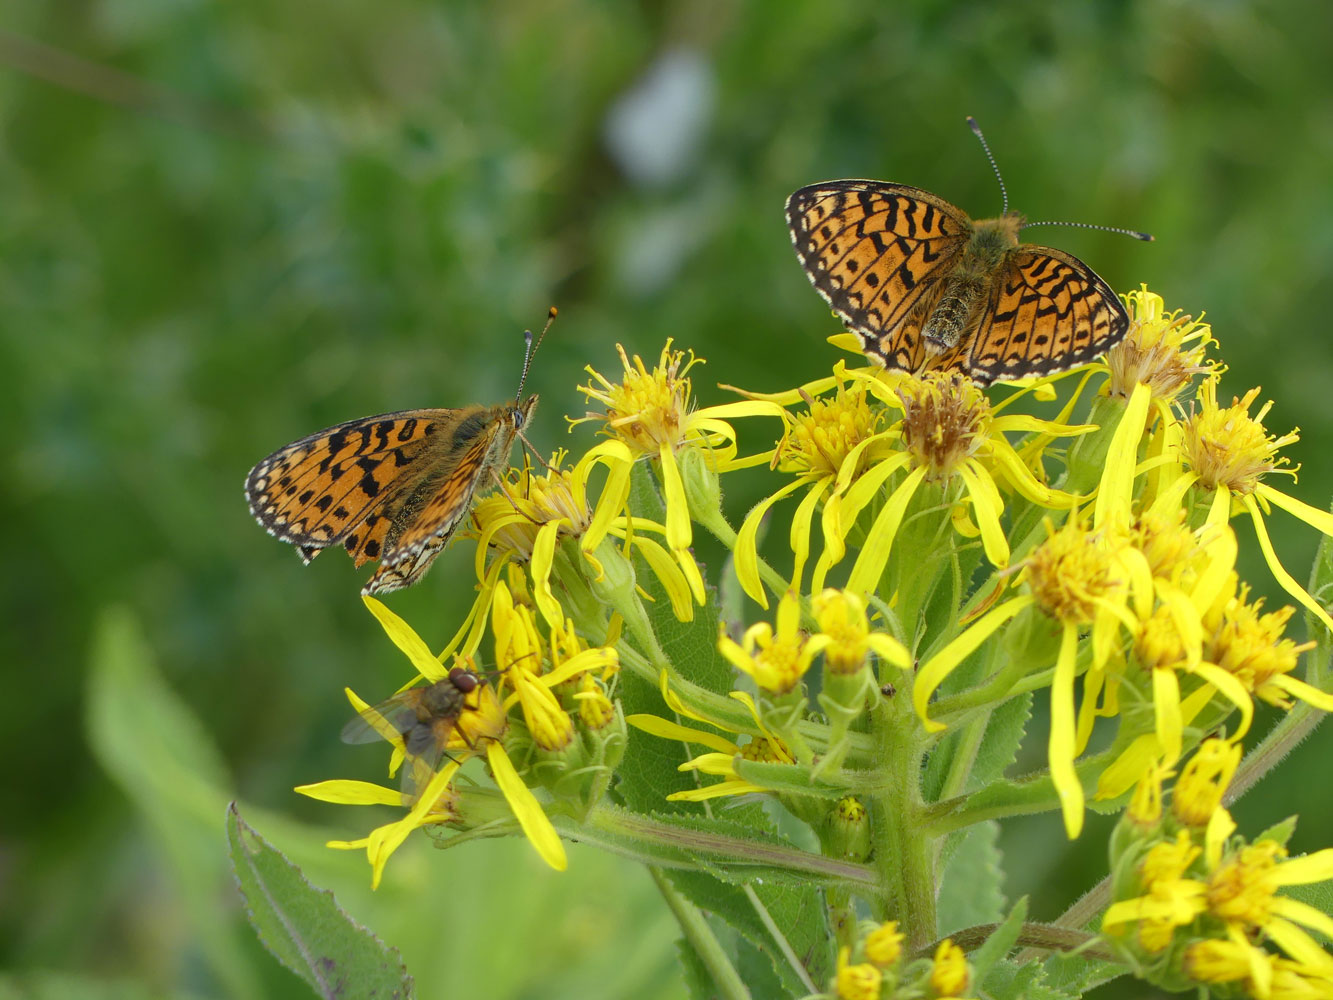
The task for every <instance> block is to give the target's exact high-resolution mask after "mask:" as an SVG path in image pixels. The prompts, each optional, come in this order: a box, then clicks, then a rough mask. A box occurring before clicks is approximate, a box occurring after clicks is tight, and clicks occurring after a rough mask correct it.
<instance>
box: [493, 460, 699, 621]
mask: <svg viewBox="0 0 1333 1000" xmlns="http://www.w3.org/2000/svg"><path fill="white" fill-rule="evenodd" d="M564 457H565V455H564V452H561V451H557V452H556V453H555V455H553V456H552V459H551V466H552V468H550V469H548V470H547V472H546V473H544V474H542V475H535V474H533V473H532V471H531V470H528V469H521V470H520V469H511V470H509V473H508V476H507V478H506V479H505V480H504V482H503V483H502V484H501V485H502V488H501V490H500V491H499V492H498V493H493V494H491V495H489V496H486V497H483V498H482V499H481V500H479V501H477V503H476V504H475V506H474V507H473V513H472V519H473V522H474V523H475V525H476V527H475V529H474V533H475V534H476V535H477V538H478V540H479V544H478V545H477V557H476V558H477V579H478V580H480V581H481V582H482V587H481V594H480V596H479V597H478V603H481V604H484V605H487V606H488V605H489V602H490V590H491V588H493V587H494V585H495V581H496V580H497V579H499V571H500V569H501V567H502V566H503V565H504V564H505V563H507V562H508V561H509V560H511V559H512V560H517V561H518V562H521V563H528V564H530V572H531V574H532V587H533V596H534V600H535V601H536V604H537V607H538V608H539V609H540V610H541V612H542V615H543V617H545V618H546V620H547V622H548V623H549V624H558V623H559V622H561V621H563V619H564V617H565V614H564V612H563V611H562V610H561V607H560V603H559V602H558V601H557V600H556V597H555V592H554V590H553V589H552V586H551V579H552V573H553V571H554V567H555V563H556V551H557V545H558V544H559V542H560V540H561V539H563V538H572V539H574V540H576V541H577V542H578V550H579V552H580V554H581V555H582V558H583V559H584V560H585V561H586V562H587V564H588V565H589V567H590V568H591V570H592V573H593V576H594V578H595V579H597V580H600V579H601V578H602V576H603V566H602V559H601V558H599V557H598V553H599V552H601V553H602V557H603V558H605V557H606V555H607V553H606V552H605V550H604V549H602V546H603V545H604V544H609V543H607V542H606V541H605V540H606V539H607V537H608V536H609V537H612V538H619V539H622V540H623V543H624V544H623V549H624V555H626V556H628V555H629V552H630V551H631V550H632V551H636V552H638V554H639V555H641V556H643V558H644V562H645V563H646V564H647V565H648V567H649V568H650V569H651V570H652V571H653V573H654V574H655V575H656V576H657V578H658V580H660V581H661V583H662V587H663V589H664V590H665V591H666V592H667V596H668V598H669V599H670V601H671V606H672V609H673V610H674V611H675V613H676V617H677V618H679V619H681V620H682V621H689V620H690V619H691V618H692V617H693V616H694V605H693V595H692V592H691V589H690V582H689V580H688V578H687V577H686V574H685V573H684V572H683V571H682V570H681V568H680V565H679V564H678V563H677V561H676V560H675V559H674V558H673V557H672V556H671V555H670V554H669V553H668V552H667V550H666V549H664V548H663V547H662V546H661V545H660V544H658V543H657V542H656V541H654V540H653V539H652V538H651V537H649V535H650V534H656V535H658V536H661V535H664V534H665V533H666V528H665V527H664V526H662V525H660V524H658V523H656V522H655V521H651V520H648V519H646V518H642V517H631V516H629V514H628V513H626V505H627V502H628V497H629V476H628V466H626V467H625V468H624V470H623V472H624V474H623V475H616V474H608V476H607V479H606V482H605V483H604V484H603V488H602V490H601V492H600V494H599V495H598V498H597V503H596V506H595V508H594V507H593V506H591V505H590V504H589V501H588V490H589V485H590V478H591V476H592V473H593V470H594V469H596V468H597V467H598V466H602V465H608V464H611V465H614V461H613V459H612V458H611V457H609V456H608V454H607V453H606V451H605V449H603V448H593V449H592V450H591V451H589V452H588V454H586V455H584V456H583V457H582V458H581V459H579V461H578V462H577V463H576V464H575V465H574V466H573V468H569V469H566V468H564V467H563V461H564ZM488 552H497V553H499V556H498V558H496V559H493V560H492V562H491V564H490V567H489V568H487V567H486V566H485V560H486V556H487V553H488Z"/></svg>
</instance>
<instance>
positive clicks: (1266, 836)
mask: <svg viewBox="0 0 1333 1000" xmlns="http://www.w3.org/2000/svg"><path fill="white" fill-rule="evenodd" d="M1298 819H1300V817H1299V816H1288V817H1287V818H1286V819H1284V820H1282V821H1281V822H1280V823H1274V824H1273V825H1272V826H1270V827H1269V828H1268V829H1267V830H1263V831H1261V832H1260V833H1259V834H1257V835H1256V836H1253V837H1251V838H1250V843H1252V844H1254V843H1258V842H1259V841H1261V840H1276V841H1277V842H1278V843H1279V844H1281V845H1282V846H1283V847H1286V846H1287V841H1289V840H1291V835H1292V834H1293V833H1295V832H1296V821H1297V820H1298Z"/></svg>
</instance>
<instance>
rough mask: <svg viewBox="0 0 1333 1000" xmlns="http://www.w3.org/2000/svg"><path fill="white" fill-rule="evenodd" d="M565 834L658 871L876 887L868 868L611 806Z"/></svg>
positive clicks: (599, 809)
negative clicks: (782, 875)
mask: <svg viewBox="0 0 1333 1000" xmlns="http://www.w3.org/2000/svg"><path fill="white" fill-rule="evenodd" d="M556 825H557V826H559V827H561V828H564V827H565V825H566V824H565V823H564V822H562V821H561V820H559V819H557V821H556ZM568 833H569V836H570V837H571V838H573V839H576V840H579V841H583V842H585V843H593V844H596V845H597V846H599V847H603V848H605V849H606V850H609V851H612V852H614V853H616V854H619V855H621V856H623V857H628V858H633V859H635V860H637V861H645V862H647V863H649V864H654V865H657V866H659V867H664V868H684V869H688V870H693V871H700V870H706V869H714V870H716V869H717V868H718V867H719V866H724V867H727V868H734V869H736V870H747V871H752V872H754V871H756V870H757V869H763V868H772V869H774V870H775V871H784V872H787V873H790V872H802V873H804V874H805V875H808V876H810V877H811V878H812V879H813V880H814V881H816V882H818V883H819V884H820V885H824V886H830V885H832V886H843V887H846V888H850V889H851V890H852V891H854V892H857V893H858V894H865V893H873V892H874V891H875V890H876V889H877V885H878V883H877V882H876V877H875V872H874V870H873V869H872V868H870V866H868V865H863V864H857V863H856V862H854V861H845V860H842V859H840V858H829V857H825V856H823V855H822V854H812V853H810V852H808V851H801V850H798V849H796V848H794V847H787V846H784V845H782V844H774V843H769V842H766V841H763V840H755V839H752V838H746V837H731V836H728V835H727V834H724V833H717V832H715V831H709V832H705V831H702V830H697V829H694V828H692V827H691V826H690V825H689V824H688V823H686V822H681V823H668V822H664V821H661V820H654V819H649V818H647V817H645V816H641V815H639V814H636V813H631V812H629V811H627V810H624V809H620V808H619V807H616V806H609V805H599V806H597V807H596V808H594V809H593V810H592V811H591V813H590V814H589V816H588V820H587V822H586V823H585V824H583V825H581V826H577V827H573V826H571V827H570V828H569V830H568Z"/></svg>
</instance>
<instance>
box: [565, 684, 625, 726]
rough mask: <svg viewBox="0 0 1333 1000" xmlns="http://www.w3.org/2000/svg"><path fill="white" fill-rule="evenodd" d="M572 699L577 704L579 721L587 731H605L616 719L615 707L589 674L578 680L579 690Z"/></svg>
mask: <svg viewBox="0 0 1333 1000" xmlns="http://www.w3.org/2000/svg"><path fill="white" fill-rule="evenodd" d="M574 698H575V699H576V700H577V701H578V704H579V721H580V722H582V723H583V725H584V726H585V727H587V728H588V729H593V730H596V729H605V728H606V727H607V726H609V725H610V724H611V722H612V720H613V719H615V717H616V707H615V705H613V704H612V703H611V699H610V698H608V697H607V696H606V693H605V692H604V691H603V690H602V685H601V683H600V682H599V681H598V680H597V678H596V677H594V676H593V675H592V674H591V673H585V674H584V675H583V676H582V677H581V678H579V690H578V693H577V694H576V695H574Z"/></svg>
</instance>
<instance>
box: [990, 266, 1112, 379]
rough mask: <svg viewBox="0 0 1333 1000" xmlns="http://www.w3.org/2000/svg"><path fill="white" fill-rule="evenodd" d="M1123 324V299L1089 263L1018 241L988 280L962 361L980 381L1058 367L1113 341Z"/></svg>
mask: <svg viewBox="0 0 1333 1000" xmlns="http://www.w3.org/2000/svg"><path fill="white" fill-rule="evenodd" d="M1128 328H1129V316H1128V314H1127V313H1126V312H1125V307H1124V305H1123V304H1122V303H1121V301H1120V299H1119V298H1118V297H1117V296H1116V294H1115V292H1114V291H1112V290H1111V287H1110V286H1109V285H1107V284H1106V282H1105V281H1103V280H1102V279H1101V278H1099V277H1098V276H1097V275H1096V274H1095V273H1094V272H1093V270H1092V268H1090V267H1088V265H1086V264H1084V263H1083V262H1082V261H1081V260H1079V259H1078V258H1077V257H1074V256H1071V255H1070V254H1067V253H1064V252H1063V251H1061V250H1053V249H1051V248H1049V247H1038V246H1024V247H1022V248H1021V249H1018V250H1015V251H1014V252H1013V253H1012V254H1011V256H1010V259H1009V261H1008V263H1007V265H1006V267H1005V269H1004V270H1003V272H1002V273H1001V274H1000V275H999V276H998V278H997V280H996V281H995V284H994V287H993V289H992V292H991V296H990V300H989V302H988V304H987V306H986V309H985V311H984V312H983V313H982V315H981V319H980V323H979V325H978V328H977V336H976V338H975V340H974V341H973V343H972V349H971V353H970V355H969V357H968V358H967V359H966V362H965V364H966V367H967V369H968V371H969V373H970V374H972V376H973V377H974V378H977V379H978V380H979V381H982V380H984V381H986V382H990V381H993V380H994V379H997V378H1020V377H1023V376H1029V375H1046V374H1050V373H1052V372H1060V371H1065V370H1067V369H1069V368H1074V367H1076V366H1078V365H1081V364H1086V363H1087V362H1089V361H1091V360H1092V359H1093V358H1095V357H1097V355H1099V354H1102V353H1104V352H1106V351H1107V350H1109V349H1110V348H1112V347H1114V346H1115V345H1116V344H1118V343H1119V342H1120V341H1121V340H1122V339H1123V338H1124V336H1125V331H1126V330H1128Z"/></svg>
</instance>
